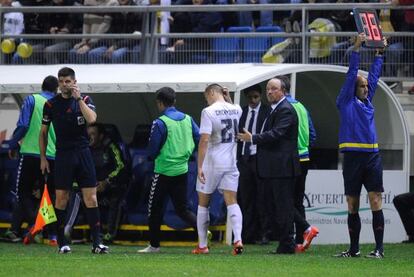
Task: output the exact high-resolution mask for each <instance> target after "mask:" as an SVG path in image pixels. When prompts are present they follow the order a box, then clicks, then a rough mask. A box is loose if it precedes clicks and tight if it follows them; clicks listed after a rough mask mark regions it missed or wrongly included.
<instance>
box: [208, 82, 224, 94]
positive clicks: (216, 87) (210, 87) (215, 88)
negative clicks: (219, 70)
mask: <svg viewBox="0 0 414 277" xmlns="http://www.w3.org/2000/svg"><path fill="white" fill-rule="evenodd" d="M210 90H213V91H217V92H219V93H221V94H223V87H222V86H220V85H219V84H211V85H208V86H207V87H206V89H205V91H206V92H207V91H210Z"/></svg>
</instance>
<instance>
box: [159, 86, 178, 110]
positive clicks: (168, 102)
mask: <svg viewBox="0 0 414 277" xmlns="http://www.w3.org/2000/svg"><path fill="white" fill-rule="evenodd" d="M156 94H157V96H156V98H155V99H157V100H158V101H160V102H161V103H162V104H163V105H164V106H166V107H171V106H173V105H174V104H175V91H174V90H173V89H172V88H170V87H162V88H160V89H159V90H157V91H156Z"/></svg>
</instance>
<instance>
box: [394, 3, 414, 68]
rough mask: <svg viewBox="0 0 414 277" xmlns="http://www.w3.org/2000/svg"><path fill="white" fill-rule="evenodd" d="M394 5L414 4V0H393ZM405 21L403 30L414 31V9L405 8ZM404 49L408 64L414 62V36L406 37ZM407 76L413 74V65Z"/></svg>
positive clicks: (402, 26)
mask: <svg viewBox="0 0 414 277" xmlns="http://www.w3.org/2000/svg"><path fill="white" fill-rule="evenodd" d="M392 4H393V5H401V6H407V5H414V0H392ZM404 21H405V22H404V23H403V24H402V25H401V31H403V32H413V31H414V10H404ZM404 49H405V53H407V54H406V55H405V57H404V60H405V62H406V63H408V64H412V63H413V55H412V53H413V49H414V42H413V37H406V38H405V39H404ZM407 71H408V72H407V76H412V75H413V73H414V72H413V66H412V65H411V66H409V67H408V68H407Z"/></svg>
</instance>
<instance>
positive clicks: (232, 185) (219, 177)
mask: <svg viewBox="0 0 414 277" xmlns="http://www.w3.org/2000/svg"><path fill="white" fill-rule="evenodd" d="M239 175H240V173H239V171H238V170H237V169H236V170H232V171H217V170H208V171H204V176H205V178H206V183H205V184H203V183H201V182H200V180H198V178H197V185H196V189H197V191H199V192H202V193H205V194H212V193H213V192H214V191H215V190H216V189H218V190H219V192H221V193H222V192H223V190H229V191H234V192H237V188H238V187H239Z"/></svg>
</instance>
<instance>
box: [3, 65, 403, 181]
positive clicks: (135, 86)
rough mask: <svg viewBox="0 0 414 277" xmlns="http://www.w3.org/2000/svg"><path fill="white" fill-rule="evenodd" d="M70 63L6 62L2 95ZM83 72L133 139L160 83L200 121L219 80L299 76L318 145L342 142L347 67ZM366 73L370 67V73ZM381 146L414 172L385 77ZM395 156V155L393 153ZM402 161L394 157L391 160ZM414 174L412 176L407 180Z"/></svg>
mask: <svg viewBox="0 0 414 277" xmlns="http://www.w3.org/2000/svg"><path fill="white" fill-rule="evenodd" d="M62 66H63V65H37V66H36V65H33V66H31V65H27V66H21V65H17V66H0V76H1V78H0V93H11V94H25V93H32V92H36V91H38V90H40V85H41V82H42V80H43V78H44V77H45V76H47V75H51V74H52V75H53V74H57V72H58V70H59V69H60V68H61V67H62ZM68 66H69V67H72V68H73V69H74V70H75V72H76V77H77V80H78V84H79V86H80V88H81V91H82V92H84V93H90V94H93V96H92V97H93V99H94V101H95V103H96V104H97V107H98V117H99V118H100V120H103V121H105V122H112V123H115V124H118V125H119V127H120V129H121V132H122V133H123V135H124V136H125V137H126V138H127V140H128V138H131V137H132V132H133V129H134V127H135V126H136V125H137V124H139V123H144V124H150V123H151V122H152V120H153V119H154V118H155V117H156V116H157V114H158V112H157V110H156V108H155V105H154V103H153V100H154V94H153V92H155V91H156V90H157V89H158V88H160V87H163V86H171V87H172V88H174V89H175V90H176V91H177V92H180V93H181V94H179V95H178V97H177V106H178V107H179V108H180V109H182V110H183V111H184V112H186V113H189V114H190V115H192V116H193V117H194V118H195V120H196V121H198V120H199V117H200V111H201V109H202V108H203V107H204V106H205V101H204V99H203V96H202V95H201V94H200V92H202V91H204V89H205V87H206V85H208V84H212V83H219V84H221V85H224V86H227V87H228V88H229V89H230V91H234V92H235V101H236V102H239V103H241V104H244V103H245V99H244V97H243V96H242V95H241V93H240V91H241V90H243V89H244V88H247V87H249V86H251V85H253V84H257V83H260V84H261V85H262V87H263V88H264V86H265V83H266V81H267V80H268V79H270V78H271V77H274V76H277V75H281V74H292V93H293V94H295V96H296V98H298V99H299V100H300V101H301V102H302V103H304V104H305V106H306V107H307V108H308V110H309V111H310V113H311V114H312V117H313V120H314V122H315V125H316V128H317V132H318V141H317V147H321V148H335V147H337V132H338V126H339V117H338V112H337V109H336V106H335V99H336V96H337V94H338V92H339V89H340V87H341V85H342V83H343V81H344V79H345V74H346V71H347V67H342V66H334V65H323V64H320V65H319V64H208V65H146V64H139V65H138V64H130V65H127V64H125V65H118V64H116V65H68ZM362 73H363V74H366V72H362ZM374 105H375V107H376V124H377V131H378V138H379V143H380V147H381V149H388V150H391V151H394V150H396V151H401V152H402V155H401V156H402V157H401V159H400V158H398V159H400V160H401V161H397V162H395V163H399V164H401V167H402V168H401V169H403V170H407V171H409V169H408V168H409V153H410V152H409V151H410V144H409V139H410V138H409V131H408V126H407V121H406V119H405V117H404V113H403V110H402V108H401V106H400V104H399V102H398V99H397V98H396V97H395V95H394V93H393V92H392V90H391V89H390V88H389V87H388V86H387V85H386V84H385V83H384V82H383V81H380V82H379V85H378V88H377V93H376V96H375V98H374ZM392 159H394V158H392ZM391 162H393V163H394V161H391ZM407 178H408V177H407Z"/></svg>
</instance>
